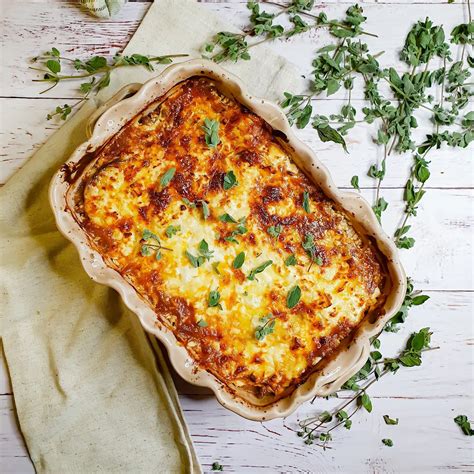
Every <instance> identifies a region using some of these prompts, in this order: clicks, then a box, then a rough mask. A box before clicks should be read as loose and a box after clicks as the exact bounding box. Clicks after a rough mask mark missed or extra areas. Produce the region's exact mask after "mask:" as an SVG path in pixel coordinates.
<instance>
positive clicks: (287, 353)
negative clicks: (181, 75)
mask: <svg viewBox="0 0 474 474" xmlns="http://www.w3.org/2000/svg"><path fill="white" fill-rule="evenodd" d="M206 118H209V119H213V120H217V121H218V122H219V138H220V140H221V143H220V144H219V145H218V146H217V147H215V148H210V147H208V146H207V145H206V142H205V134H204V131H203V130H202V126H203V123H204V119H206ZM171 167H173V168H175V169H176V172H175V175H174V177H173V179H172V180H171V181H170V183H169V184H168V185H167V186H166V187H162V186H161V185H160V177H161V176H162V175H163V173H165V172H166V170H168V169H170V168H171ZM229 170H233V171H234V173H235V175H236V178H237V181H238V185H237V186H234V187H232V188H230V189H228V190H224V189H223V177H224V175H225V173H226V172H228V171H229ZM304 192H308V195H309V201H310V209H311V213H307V212H306V211H305V210H304V209H303V205H302V202H303V193H304ZM183 199H184V201H183ZM186 200H188V201H191V202H195V203H197V205H195V206H189V204H185V202H186ZM203 201H205V202H206V203H207V204H208V207H209V209H210V213H211V215H210V216H209V217H208V218H207V219H204V217H203V209H202V202H203ZM81 206H82V207H81V216H82V221H81V225H83V226H84V227H85V229H86V230H87V232H88V234H89V236H90V238H91V241H92V242H93V245H95V246H96V248H97V249H98V251H99V252H101V253H102V254H103V255H104V257H105V258H106V260H107V262H108V263H109V264H110V265H111V266H113V267H114V268H115V269H116V270H117V271H118V272H120V273H121V274H122V275H123V276H124V278H125V279H127V280H128V281H129V282H130V283H131V284H132V285H133V286H134V287H135V288H136V289H137V291H138V292H139V293H140V294H141V295H142V297H143V298H144V299H145V300H146V301H147V302H148V303H149V304H150V305H151V307H152V308H153V309H154V310H155V311H156V315H157V318H158V319H159V320H160V321H161V322H162V323H163V324H165V325H166V326H168V327H169V328H170V329H171V330H172V331H173V332H174V334H175V335H176V338H177V339H178V341H180V343H182V344H183V345H184V346H185V347H186V348H187V350H188V352H189V353H190V354H191V356H192V357H193V358H194V359H195V360H196V362H197V364H198V365H200V366H201V367H202V368H204V369H206V370H209V371H210V372H212V373H213V374H215V376H216V377H218V378H219V379H220V380H222V381H223V382H224V383H226V384H228V385H230V386H231V387H234V388H235V387H245V389H250V390H251V391H252V392H253V394H254V395H256V396H259V397H263V396H268V395H271V396H274V397H278V396H281V395H282V394H283V393H288V391H289V390H291V389H292V388H294V387H296V386H297V385H298V384H299V383H301V382H303V381H304V380H305V378H306V377H307V376H308V375H309V374H310V373H311V370H314V366H315V365H316V364H318V362H319V361H320V360H321V359H322V358H323V357H326V356H328V355H330V354H331V353H333V352H334V351H335V350H337V348H338V346H339V345H340V342H341V340H342V339H344V338H345V337H347V336H348V335H350V334H351V332H352V331H353V330H354V328H355V327H356V326H357V325H358V324H359V323H360V322H361V320H362V319H363V318H364V317H365V315H367V314H374V313H376V312H377V311H378V309H379V308H380V307H381V305H382V304H383V297H382V292H381V289H382V287H383V285H384V281H385V278H386V275H385V273H384V270H383V268H382V265H381V263H380V262H381V261H382V260H381V256H380V255H379V253H378V251H377V249H376V248H375V247H374V246H373V245H372V244H371V243H370V242H367V241H365V240H364V239H362V238H361V236H360V235H359V234H358V233H357V232H356V231H355V229H354V228H353V226H352V225H351V222H350V220H349V219H348V218H347V216H346V215H345V213H344V212H342V211H340V210H338V209H337V207H336V206H335V204H334V203H333V202H332V201H331V200H330V199H328V198H327V197H326V196H325V195H324V194H323V193H322V191H321V190H320V189H319V188H318V187H316V186H315V185H314V184H313V183H312V182H311V181H310V180H309V179H308V178H307V177H306V176H305V175H304V174H303V173H302V172H301V171H300V170H299V169H298V167H297V166H296V165H295V164H294V163H293V161H292V160H291V156H290V155H289V154H288V152H287V151H286V150H285V148H284V147H283V145H282V143H281V142H280V141H279V139H278V137H277V136H276V134H274V133H273V132H272V130H271V128H270V127H269V126H268V125H267V124H266V123H265V122H264V121H263V120H262V119H260V118H259V117H258V116H256V115H254V114H253V113H251V112H249V111H248V110H246V109H245V108H244V107H243V106H241V105H240V104H239V103H237V102H236V101H235V100H233V99H231V98H228V97H226V96H224V95H223V94H222V93H221V92H219V90H218V89H217V88H216V86H215V85H214V84H213V83H212V82H211V81H210V80H208V79H205V78H191V79H188V80H186V81H184V82H182V83H180V84H178V85H177V86H175V87H174V88H173V89H172V90H171V91H170V92H168V94H166V95H165V96H164V97H163V98H161V99H160V100H159V101H157V102H156V103H154V104H152V106H150V107H149V108H148V109H147V110H146V111H145V112H143V113H142V114H140V115H139V116H138V117H136V118H135V119H134V120H132V121H131V122H130V123H129V124H128V125H127V126H126V127H124V129H122V131H121V132H120V133H119V134H118V135H117V136H115V137H114V138H112V139H111V141H110V142H109V143H108V144H107V145H106V146H104V147H103V149H102V150H101V151H100V152H99V154H98V156H97V160H96V163H95V166H94V171H93V172H91V173H90V176H88V178H87V181H86V185H85V187H84V193H83V202H82V203H81ZM224 213H228V214H230V215H231V216H232V217H233V218H235V219H241V218H246V220H245V227H246V229H247V232H245V233H236V232H234V231H235V230H236V228H237V226H238V224H235V223H227V222H222V221H221V220H219V216H221V215H222V214H224ZM170 225H173V226H179V227H180V230H179V232H177V233H176V234H175V235H173V236H172V237H168V236H167V235H166V233H165V230H166V228H167V227H168V226H170ZM269 226H281V233H280V234H279V235H278V236H276V237H275V236H272V235H270V234H269V233H268V227H269ZM144 229H149V230H150V231H151V232H153V233H154V234H156V235H157V236H158V237H159V239H160V240H161V244H162V245H163V246H164V247H167V248H168V249H170V250H167V251H162V258H161V259H160V260H157V259H156V258H155V257H154V255H151V256H143V255H142V254H141V246H142V245H143V240H142V233H143V230H144ZM307 235H311V236H313V238H314V244H315V249H316V252H317V255H318V256H319V258H320V260H321V262H322V265H318V264H313V265H312V266H311V269H308V267H309V265H310V258H309V256H308V254H307V253H306V251H305V250H304V248H303V246H302V243H303V241H304V239H305V238H306V236H307ZM232 236H234V238H235V239H236V240H237V242H238V243H234V242H231V241H229V240H226V237H232ZM203 239H204V240H206V242H207V243H208V244H209V248H210V250H211V251H212V252H213V253H212V256H211V257H210V260H209V261H207V260H206V261H205V262H204V263H203V264H202V265H201V266H199V267H194V266H192V265H191V264H190V261H189V259H188V257H187V256H186V254H185V252H186V251H189V252H190V253H191V254H193V255H198V247H199V243H200V242H201V241H202V240H203ZM239 252H245V261H244V263H243V265H242V267H241V268H239V269H238V270H237V269H234V268H233V266H232V263H233V261H234V258H235V256H236V255H237V254H238V253H239ZM292 253H293V254H295V256H296V259H297V264H296V265H291V266H286V265H285V263H284V261H285V259H286V258H287V257H288V256H289V255H290V254H292ZM268 260H271V261H272V262H273V264H272V265H270V266H269V267H267V268H266V269H265V270H264V271H263V272H261V273H259V274H257V275H256V278H255V279H254V280H249V279H248V278H247V276H248V275H249V273H250V272H251V271H252V269H254V268H255V267H257V266H258V265H260V264H262V263H263V262H265V261H268ZM216 262H219V265H218V267H217V270H218V271H216V267H215V266H213V263H216ZM296 284H297V285H299V287H300V288H301V299H300V301H299V303H298V304H297V305H296V306H295V307H293V308H291V309H289V308H288V307H287V304H286V297H287V294H288V291H289V289H290V288H292V287H293V286H294V285H296ZM215 289H218V291H219V293H220V300H219V303H220V305H221V306H220V307H219V306H213V307H209V304H208V295H209V292H210V291H211V290H215ZM268 313H271V314H272V315H273V316H274V317H275V320H276V323H275V327H274V330H273V332H272V333H270V334H268V335H266V337H264V338H263V339H262V340H257V338H256V337H255V330H256V328H257V326H258V325H259V324H260V318H261V317H262V316H265V315H267V314H268ZM198 321H204V323H201V324H199V325H198V324H197V323H198Z"/></svg>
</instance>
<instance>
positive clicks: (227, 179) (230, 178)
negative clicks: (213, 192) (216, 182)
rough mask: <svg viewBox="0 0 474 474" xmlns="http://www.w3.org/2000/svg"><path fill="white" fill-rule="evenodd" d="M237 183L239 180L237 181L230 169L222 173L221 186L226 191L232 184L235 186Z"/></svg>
mask: <svg viewBox="0 0 474 474" xmlns="http://www.w3.org/2000/svg"><path fill="white" fill-rule="evenodd" d="M238 184H239V182H238V181H237V177H236V176H235V173H234V172H233V171H232V170H231V171H228V172H227V173H226V174H225V175H224V183H223V187H224V189H225V190H226V191H227V190H228V189H230V188H232V187H234V186H237V185H238Z"/></svg>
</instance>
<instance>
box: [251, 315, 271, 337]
mask: <svg viewBox="0 0 474 474" xmlns="http://www.w3.org/2000/svg"><path fill="white" fill-rule="evenodd" d="M259 321H260V323H261V324H260V325H259V326H257V328H256V329H255V337H256V339H257V340H258V341H263V340H264V339H265V336H268V335H269V334H271V333H272V332H273V330H274V329H275V319H274V317H273V315H272V314H271V313H268V314H267V315H266V316H263V317H261V318H260V319H259Z"/></svg>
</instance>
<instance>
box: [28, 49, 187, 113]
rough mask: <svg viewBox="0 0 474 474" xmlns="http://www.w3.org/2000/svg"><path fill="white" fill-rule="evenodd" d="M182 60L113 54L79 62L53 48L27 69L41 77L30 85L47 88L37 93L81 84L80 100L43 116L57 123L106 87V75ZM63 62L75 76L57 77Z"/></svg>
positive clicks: (36, 59)
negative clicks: (132, 67) (110, 56)
mask: <svg viewBox="0 0 474 474" xmlns="http://www.w3.org/2000/svg"><path fill="white" fill-rule="evenodd" d="M185 56H188V55H187V54H169V55H165V56H144V55H141V54H132V55H131V56H122V55H121V54H116V55H115V56H114V57H113V58H106V57H104V56H92V57H90V58H89V59H86V60H82V59H77V58H70V57H65V56H63V55H62V54H61V52H60V51H59V50H58V49H57V48H54V47H53V48H51V50H50V51H47V52H45V53H44V54H41V55H39V56H36V57H34V58H32V62H33V63H35V66H34V67H30V69H33V70H34V71H38V72H39V73H41V74H42V77H41V79H33V82H40V83H46V84H51V86H50V87H48V88H47V89H46V90H44V91H43V92H41V93H44V92H47V91H49V90H50V89H52V88H53V87H56V86H57V85H58V84H59V83H60V82H66V81H81V82H80V85H79V91H80V92H81V94H83V97H81V98H80V99H79V100H78V101H76V102H75V103H74V104H72V105H68V104H64V105H63V106H57V107H56V108H55V110H54V112H51V113H49V114H48V115H47V119H48V120H51V119H52V118H53V117H56V116H57V117H59V118H60V119H61V120H66V119H67V117H68V116H69V115H70V114H71V112H72V110H73V109H74V108H76V107H78V106H79V105H80V104H82V103H83V102H84V101H86V100H88V99H89V97H90V95H91V94H96V93H97V92H99V91H100V90H101V89H104V88H105V87H107V86H108V85H109V84H110V73H111V72H112V71H113V70H114V69H117V68H119V67H124V66H143V67H145V68H146V69H148V70H149V71H153V70H154V67H153V64H169V63H171V62H172V61H173V59H174V58H180V57H185ZM63 62H64V63H65V64H67V65H68V64H69V65H71V67H72V69H73V72H76V74H74V73H70V72H67V73H64V74H61V72H64V71H63V67H62V64H63ZM37 63H40V67H37V66H36V64H37ZM84 81H85V82H84Z"/></svg>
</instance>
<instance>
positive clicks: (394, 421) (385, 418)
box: [383, 415, 398, 425]
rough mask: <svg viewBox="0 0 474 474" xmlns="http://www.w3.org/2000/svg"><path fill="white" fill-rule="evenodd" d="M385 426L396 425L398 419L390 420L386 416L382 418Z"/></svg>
mask: <svg viewBox="0 0 474 474" xmlns="http://www.w3.org/2000/svg"><path fill="white" fill-rule="evenodd" d="M383 421H385V424H386V425H398V418H390V417H389V416H388V415H384V416H383Z"/></svg>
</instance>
